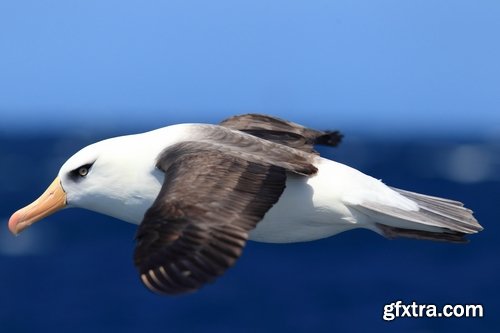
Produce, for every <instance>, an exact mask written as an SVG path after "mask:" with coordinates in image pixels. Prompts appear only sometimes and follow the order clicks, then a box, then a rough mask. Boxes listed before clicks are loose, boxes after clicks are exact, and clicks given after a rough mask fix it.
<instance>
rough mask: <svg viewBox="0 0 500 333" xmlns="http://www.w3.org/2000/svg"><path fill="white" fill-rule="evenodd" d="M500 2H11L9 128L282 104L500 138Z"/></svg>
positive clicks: (132, 121)
mask: <svg viewBox="0 0 500 333" xmlns="http://www.w3.org/2000/svg"><path fill="white" fill-rule="evenodd" d="M499 17H500V2H499V1H496V0H491V1H481V0H478V1H464V0H455V1H435V0H433V1H430V0H421V1H400V0H392V1H389V0H382V1H371V0H370V1H369V0H359V1H352V0H350V1H347V0H340V1H334V0H321V1H319V0H311V1H303V0H300V1H299V0H273V1H270V0H265V1H264V0H251V1H234V0H211V1H206V0H200V1H190V0H182V1H181V0H162V1H128V0H121V1H117V0H108V1H106V0H104V1H103V0H85V1H70V0H64V1H63V0H48V1H39V0H18V1H2V2H0V113H1V118H0V119H1V120H0V131H7V132H8V131H19V130H30V131H43V130H47V129H49V130H51V131H52V130H54V129H62V128H76V127H78V128H82V127H83V128H96V127H98V128H115V127H120V126H121V127H134V126H136V127H137V126H142V127H159V126H161V125H164V124H168V123H173V122H180V121H182V122H196V121H200V122H201V121H214V120H219V119H222V118H224V117H227V116H229V115H232V114H238V113H246V112H260V113H269V114H274V115H277V116H281V117H285V118H289V119H292V120H294V121H298V122H303V123H306V124H307V125H309V126H319V127H326V128H332V127H335V128H348V129H352V130H356V131H360V132H362V131H369V132H378V133H406V132H413V133H419V132H422V131H428V132H433V133H453V134H457V133H458V134H460V133H496V132H500V60H499V59H500V39H499V38H500V37H499V36H500V19H499Z"/></svg>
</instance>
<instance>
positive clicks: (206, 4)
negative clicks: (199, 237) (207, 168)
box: [0, 0, 500, 332]
mask: <svg viewBox="0 0 500 333" xmlns="http://www.w3.org/2000/svg"><path fill="white" fill-rule="evenodd" d="M499 17H500V3H499V2H498V1H493V0H491V1H486V0H485V1H465V0H457V1H440V2H437V1H430V0H424V1H405V2H401V1H396V0H392V1H389V0H381V1H367V0H360V1H346V0H339V1H332V0H321V1H320V0H314V1H307V2H306V1H295V0H286V1H285V0H273V1H263V0H252V1H239V2H235V1H229V0H213V1H189V0H188V1H185V0H184V1H177V0H169V1H129V0H122V1H116V0H108V1H96V0H90V1H62V0H49V1H43V2H40V1H35V0H22V1H15V2H14V1H9V2H7V1H3V2H1V3H0V161H1V163H0V193H1V197H2V204H1V205H0V222H1V224H2V225H3V227H2V228H0V269H1V272H2V274H0V327H1V330H2V332H3V331H5V332H33V331H35V330H45V331H49V330H50V331H69V330H71V331H73V332H89V331H97V332H99V331H110V330H113V329H115V330H118V329H119V330H120V331H121V332H137V331H141V332H144V331H150V330H157V329H161V330H169V331H173V332H178V331H179V332H183V331H184V332H194V331H203V332H255V331H260V332H271V331H273V332H274V331H287V332H305V331H307V332H310V331H314V332H331V331H338V332H342V331H349V332H353V331H367V330H369V331H394V332H401V331H405V332H441V331H445V330H446V331H455V332H459V331H463V332H465V331H471V330H475V331H478V332H497V331H498V328H499V327H500V318H499V317H498V316H496V314H498V313H499V311H500V301H499V300H498V297H497V296H498V295H499V292H500V287H499V284H498V281H499V278H500V263H499V260H498V254H499V251H500V245H499V244H500V243H499V242H498V240H496V237H497V235H498V232H499V231H500V227H499V226H498V224H497V219H498V216H499V214H500V209H499V208H498V207H499V205H498V204H499V199H500V187H499V181H500V110H499V105H500V62H499V61H498V59H500V43H498V35H499V33H500V20H498V18H499ZM248 112H255V113H266V114H271V115H274V116H278V117H281V118H285V119H288V120H292V121H295V122H298V123H301V124H304V125H306V126H309V127H313V128H318V129H339V130H341V131H342V132H343V133H344V134H345V140H344V142H343V144H342V145H341V146H340V147H338V148H335V149H321V153H322V154H323V155H324V156H326V157H329V158H332V159H335V160H337V161H340V162H342V163H345V164H348V165H351V166H353V167H356V168H358V169H360V170H361V171H363V172H365V173H368V174H370V175H372V176H374V177H376V178H380V179H383V180H384V181H385V182H386V183H388V184H390V185H393V186H396V187H400V188H405V189H409V190H412V191H417V192H424V193H428V194H432V195H437V196H443V197H449V198H453V199H457V200H460V201H463V202H465V203H466V205H467V207H470V208H472V209H473V210H474V211H475V213H476V214H475V215H476V217H477V218H478V220H479V221H480V222H481V223H482V225H483V226H484V227H485V230H484V231H483V232H482V233H480V234H478V235H474V236H471V237H469V238H470V240H471V242H470V243H469V244H465V245H456V244H444V243H433V242H428V241H413V240H394V241H388V240H385V239H383V238H382V237H380V236H378V235H376V234H373V233H370V232H368V231H350V232H347V233H344V234H341V235H338V236H336V237H332V238H329V239H325V240H321V241H317V242H310V243H302V244H290V245H276V244H261V243H249V244H248V246H247V248H246V249H245V252H244V255H243V256H242V258H241V260H239V262H238V263H237V265H236V266H235V267H234V268H232V269H230V270H229V271H228V272H227V274H225V275H224V276H223V277H222V278H220V279H218V280H217V281H216V283H214V284H212V285H209V286H207V287H205V288H203V289H202V290H200V291H199V292H197V293H194V294H191V295H187V296H182V297H160V296H157V295H154V294H152V293H150V292H149V291H148V290H146V288H144V287H143V286H142V285H141V283H140V281H139V279H138V276H137V273H136V271H135V268H134V267H133V264H132V259H131V258H132V252H133V248H134V241H133V237H134V233H135V228H136V227H135V226H133V225H129V224H127V223H123V222H119V221H117V220H114V219H111V218H107V217H104V216H101V215H98V214H95V213H91V212H86V211H82V210H66V211H63V212H60V213H58V214H56V215H54V216H52V217H50V218H47V219H46V221H44V222H41V223H39V224H36V225H34V226H33V227H32V228H30V229H29V230H28V231H27V232H26V233H24V234H22V235H20V236H19V237H13V236H12V235H10V234H9V233H8V230H7V227H6V224H7V221H8V218H9V216H10V215H11V214H12V213H13V212H14V211H15V210H16V209H18V208H20V207H21V206H24V205H25V204H27V203H29V202H31V201H32V200H33V199H35V198H36V197H37V196H38V195H39V194H41V193H42V191H43V190H44V189H45V187H46V186H47V185H48V184H50V182H51V181H52V179H53V178H54V177H55V175H56V174H57V172H58V169H59V167H60V165H61V164H62V163H63V162H64V161H65V160H66V159H67V158H68V157H70V156H71V155H72V154H73V153H75V152H76V151H77V150H79V149H80V148H82V147H84V146H86V145H88V144H90V143H93V142H95V141H97V140H100V139H104V138H107V137H110V136H116V135H123V134H130V133H136V132H142V131H146V130H150V129H154V128H158V127H162V126H166V125H169V124H173V123H178V122H209V123H217V122H219V121H221V120H223V119H224V118H226V117H229V116H231V115H234V114H242V113H248ZM397 300H402V301H403V302H404V303H407V304H409V303H411V302H412V301H416V302H418V303H420V304H430V303H432V304H437V305H444V304H447V303H450V304H467V303H471V304H483V305H484V308H485V317H484V318H482V319H479V318H460V319H444V318H441V319H432V318H431V319H415V318H400V319H396V320H394V321H392V322H384V321H383V320H382V313H383V306H384V305H385V304H389V303H391V302H394V301H397Z"/></svg>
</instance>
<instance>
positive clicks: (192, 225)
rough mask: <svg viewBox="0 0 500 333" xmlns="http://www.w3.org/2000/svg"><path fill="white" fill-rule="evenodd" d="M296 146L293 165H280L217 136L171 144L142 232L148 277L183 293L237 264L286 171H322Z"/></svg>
mask: <svg viewBox="0 0 500 333" xmlns="http://www.w3.org/2000/svg"><path fill="white" fill-rule="evenodd" d="M276 146H278V147H279V145H276ZM226 150H227V151H226ZM285 151H286V150H285ZM290 151H292V153H290V154H291V156H289V157H290V160H289V161H287V163H288V164H286V165H285V166H279V165H275V164H272V163H266V162H265V161H264V160H262V159H252V158H251V156H252V155H251V154H249V155H248V156H247V155H245V154H242V152H240V151H232V150H231V149H228V147H226V146H224V145H219V144H217V143H213V142H212V143H210V142H193V141H191V142H183V143H179V144H177V145H174V146H172V147H169V148H167V150H165V151H164V152H163V153H162V155H161V156H160V158H159V161H158V163H157V167H158V168H159V169H161V170H163V171H164V172H165V180H164V183H163V187H162V189H161V191H160V193H159V195H158V197H157V198H156V200H155V202H154V203H153V205H152V206H151V207H150V208H149V209H148V211H147V212H146V214H145V216H144V219H143V221H142V223H141V225H140V226H139V228H138V232H137V235H136V240H137V246H136V249H135V254H134V262H135V265H136V266H137V268H138V269H139V273H140V275H141V280H142V281H143V283H144V284H145V285H146V286H147V287H148V288H149V289H151V290H153V291H155V292H159V293H166V294H178V293H183V292H189V291H194V290H196V289H198V288H200V287H201V286H203V285H204V284H205V283H207V282H210V281H212V280H213V279H215V278H216V277H217V276H219V275H221V274H223V273H224V271H225V270H226V269H227V268H229V267H231V266H232V265H233V264H234V263H235V261H236V260H237V259H238V257H239V256H240V255H241V252H242V248H243V246H244V245H245V242H246V240H247V237H248V232H249V231H250V230H252V229H253V228H254V227H255V226H256V224H257V223H258V222H259V221H260V220H261V219H262V218H263V216H264V214H266V212H267V211H268V210H269V209H270V208H271V207H272V206H273V205H274V204H275V203H276V202H277V201H278V199H279V197H280V195H281V193H282V192H283V190H284V189H285V183H286V171H292V172H293V171H295V172H298V173H301V174H305V173H309V174H311V173H314V172H315V171H316V168H315V167H314V166H312V165H309V166H306V164H308V162H307V161H305V160H304V155H301V154H298V155H297V156H294V155H293V150H290Z"/></svg>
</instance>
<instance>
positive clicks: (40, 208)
mask: <svg viewBox="0 0 500 333" xmlns="http://www.w3.org/2000/svg"><path fill="white" fill-rule="evenodd" d="M341 139H342V134H340V133H339V132H338V131H317V130H313V129H309V128H306V127H304V126H301V125H299V124H296V123H293V122H289V121H285V120H282V119H278V118H274V117H271V116H266V115H259V114H246V115H240V116H234V117H231V118H229V119H226V120H224V121H223V122H221V123H220V124H218V125H211V124H178V125H172V126H167V127H164V128H160V129H157V130H153V131H150V132H146V133H141V134H135V135H128V136H121V137H115V138H111V139H107V140H104V141H100V142H97V143H94V144H92V145H89V146H87V147H85V148H83V149H81V150H80V151H79V152H77V153H76V154H75V155H73V156H72V157H71V158H69V159H68V160H67V161H66V162H65V163H64V164H63V165H62V167H61V169H60V170H59V173H58V175H57V177H56V178H55V180H54V181H53V182H52V184H51V185H50V186H49V187H48V189H47V190H46V191H45V192H44V193H43V194H42V195H41V196H40V197H39V198H38V199H37V200H35V201H34V202H33V203H31V204H29V205H28V206H26V207H24V208H22V209H20V210H18V211H17V212H15V213H14V214H13V215H12V216H11V218H10V219H9V222H8V227H9V229H10V231H11V232H12V233H14V234H16V235H17V234H19V233H20V232H21V231H23V230H25V229H26V228H28V227H29V226H30V225H32V224H33V223H35V222H37V221H39V220H41V219H43V218H44V217H46V216H48V215H50V214H52V213H54V212H56V211H58V210H60V209H62V208H67V207H79V208H84V209H88V210H91V211H95V212H98V213H102V214H105V215H109V216H112V217H115V218H117V219H120V220H123V221H127V222H131V223H134V224H137V225H139V226H138V229H137V233H136V237H135V238H136V247H135V251H134V264H135V266H136V267H137V269H138V272H139V276H140V279H141V281H142V282H143V283H144V285H145V286H147V287H148V288H149V289H150V290H152V291H154V292H157V293H162V294H180V293H186V292H192V291H195V290H197V289H199V288H200V287H202V286H203V285H205V284H206V283H208V282H212V281H214V280H215V279H216V278H217V277H218V276H220V275H222V274H223V273H224V272H225V271H226V270H227V269H228V268H229V267H231V266H232V265H233V264H234V263H235V262H236V260H237V259H238V258H239V257H240V255H241V253H242V250H243V248H244V246H245V243H246V242H247V240H253V241H258V242H270V243H291V242H306V241H313V240H317V239H321V238H325V237H330V236H333V235H335V234H338V233H340V232H343V231H347V230H351V229H355V228H365V229H369V230H372V231H374V232H376V233H378V234H381V235H383V236H385V237H387V238H396V237H408V238H417V239H428V240H437V241H449V242H464V241H466V239H465V236H466V235H467V234H473V233H476V232H478V231H481V230H482V227H481V226H480V225H479V223H478V222H477V220H476V219H475V218H474V217H473V215H472V211H471V210H470V209H467V208H465V207H464V206H463V204H462V203H461V202H458V201H454V200H449V199H444V198H439V197H434V196H429V195H424V194H418V193H414V192H410V191H405V190H401V189H397V188H394V187H390V186H387V185H385V184H384V183H383V182H382V181H380V180H378V179H375V178H373V177H371V176H368V175H366V174H364V173H362V172H360V171H358V170H356V169H354V168H351V167H349V166H347V165H344V164H341V163H337V162H335V161H332V160H329V159H326V158H323V157H321V156H320V155H319V154H318V153H317V152H316V151H315V149H314V146H315V145H326V146H336V145H337V144H339V143H340V141H341Z"/></svg>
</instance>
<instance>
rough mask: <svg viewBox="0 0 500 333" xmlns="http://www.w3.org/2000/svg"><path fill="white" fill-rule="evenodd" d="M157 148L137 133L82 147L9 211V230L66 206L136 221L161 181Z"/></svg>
mask: <svg viewBox="0 0 500 333" xmlns="http://www.w3.org/2000/svg"><path fill="white" fill-rule="evenodd" d="M157 154H158V152H156V151H155V150H154V149H153V150H152V149H151V148H150V147H148V146H147V145H144V142H143V141H142V140H140V138H137V136H134V139H132V136H125V137H118V138H112V139H108V140H104V141H101V142H98V143H95V144H92V145H90V146H87V147H85V148H83V149H82V150H80V151H79V152H77V153H76V154H75V155H73V156H72V157H71V158H69V159H68V160H67V161H66V162H65V163H64V164H63V166H62V167H61V169H60V170H59V173H58V176H57V177H56V179H55V180H54V181H53V182H52V184H51V185H50V186H49V187H48V188H47V190H46V191H45V192H44V193H43V194H42V195H41V196H40V197H39V198H38V199H37V200H35V201H34V202H33V203H31V204H29V205H28V206H26V207H24V208H22V209H20V210H18V211H17V212H15V213H14V214H13V215H12V216H11V218H10V220H9V229H10V231H11V232H12V233H14V234H18V233H19V232H21V231H23V230H24V229H26V228H27V227H29V226H30V225H31V224H33V223H35V222H37V221H39V220H41V219H43V218H44V217H46V216H48V215H50V214H52V213H54V212H56V211H58V210H60V209H62V208H66V207H79V208H85V209H88V210H92V211H96V212H99V213H102V214H105V215H109V216H113V217H116V218H119V219H122V220H125V221H128V222H132V223H139V222H140V221H141V220H142V217H143V215H144V212H145V211H146V209H147V208H148V207H149V206H150V205H151V204H152V202H153V200H154V198H155V197H156V195H157V194H158V192H159V190H160V187H161V183H162V181H163V179H162V177H163V174H161V173H159V172H158V170H156V169H155V158H156V155H157Z"/></svg>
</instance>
